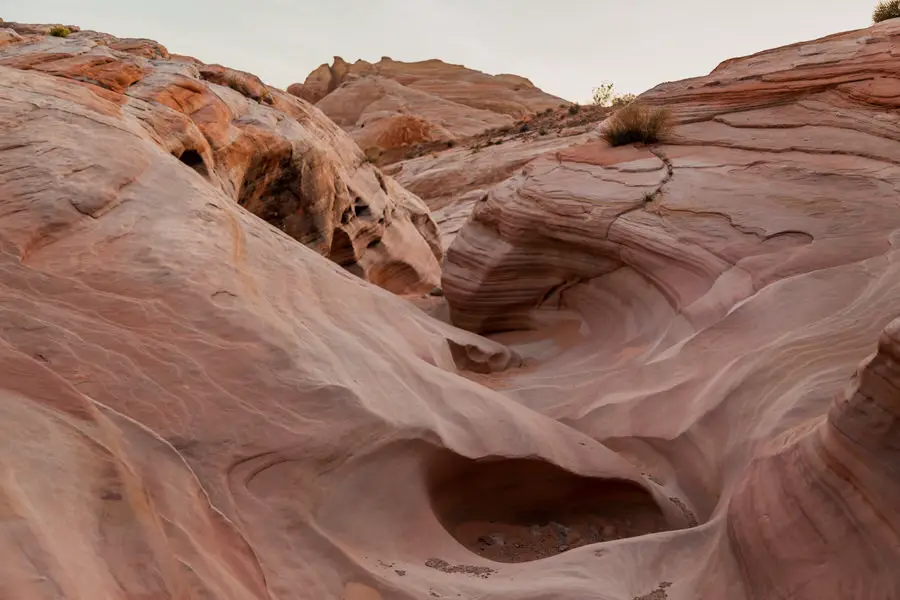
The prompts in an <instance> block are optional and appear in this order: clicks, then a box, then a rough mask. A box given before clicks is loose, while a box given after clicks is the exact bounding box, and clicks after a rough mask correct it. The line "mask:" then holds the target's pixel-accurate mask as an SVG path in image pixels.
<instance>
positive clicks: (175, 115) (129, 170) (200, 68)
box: [0, 24, 441, 292]
mask: <svg viewBox="0 0 900 600" xmlns="http://www.w3.org/2000/svg"><path fill="white" fill-rule="evenodd" d="M6 25H8V26H11V27H12V28H13V29H15V30H18V31H21V32H22V33H23V34H24V36H26V37H23V39H22V41H21V42H19V43H13V44H9V45H7V46H5V47H3V48H0V66H3V67H5V69H4V72H3V76H4V78H5V80H6V81H7V82H8V85H10V86H12V87H14V88H20V87H21V88H23V90H24V91H23V93H30V94H37V95H39V96H41V97H43V96H48V97H49V98H50V100H47V101H46V102H49V103H51V104H53V103H55V104H56V105H57V106H55V107H51V106H48V107H47V108H46V109H45V110H56V111H57V113H56V114H59V115H65V114H69V113H71V114H72V115H73V118H74V117H75V115H76V114H77V115H78V117H79V119H80V121H79V123H80V125H81V126H82V135H83V137H84V139H93V138H95V137H96V138H99V139H102V138H103V137H104V136H106V135H107V134H106V133H105V131H106V130H107V129H110V128H118V129H124V130H127V131H130V132H131V133H132V134H133V135H135V136H139V137H141V138H143V139H145V140H146V141H148V142H152V143H154V144H156V145H157V146H158V147H159V149H160V151H162V152H165V153H168V154H170V155H172V156H173V157H175V158H177V159H178V160H180V161H181V162H182V163H184V164H185V165H187V166H189V167H190V168H191V169H193V170H194V171H195V172H196V173H197V174H198V175H199V176H200V179H202V180H205V183H204V185H212V186H213V187H216V188H217V189H220V190H221V191H222V192H224V193H225V194H226V195H227V196H228V197H229V198H231V199H232V200H234V201H236V202H238V203H239V204H241V205H242V206H245V207H246V208H247V209H248V210H250V211H251V212H253V213H255V214H256V215H258V216H260V217H262V218H264V219H265V220H267V221H268V222H269V223H271V224H272V225H273V226H275V227H277V228H278V229H280V230H282V231H284V232H285V233H287V234H288V235H289V236H291V237H293V238H295V239H297V240H299V241H301V242H303V243H304V244H306V245H308V246H310V247H311V248H313V249H315V250H316V251H317V252H319V253H320V254H322V255H325V256H328V257H330V258H331V259H332V260H334V261H336V262H338V263H340V264H341V265H344V266H346V267H348V268H349V269H351V270H352V271H353V272H355V273H357V274H359V275H361V276H364V277H366V278H367V279H369V280H370V281H373V282H375V283H378V284H379V285H382V286H383V287H386V288H387V289H390V290H392V291H395V292H406V291H416V290H418V291H422V290H427V289H430V288H431V287H432V286H433V285H434V284H435V283H437V281H438V279H439V276H440V275H439V267H438V261H439V259H440V256H441V248H440V242H439V238H438V234H437V229H436V226H435V224H434V223H433V221H432V220H431V218H430V217H429V216H428V211H427V209H426V207H425V206H424V205H423V204H422V203H421V201H419V200H418V199H417V198H416V197H415V196H413V195H412V194H410V193H408V192H407V191H406V190H404V189H402V188H401V187H400V186H398V185H397V184H396V183H394V182H393V181H392V180H391V179H390V178H389V177H385V176H384V175H383V174H382V173H380V172H379V171H378V170H377V169H375V168H374V167H372V166H371V165H369V164H367V162H366V161H365V158H364V156H363V155H362V153H361V152H360V151H359V149H358V148H357V147H356V145H355V144H354V143H353V142H352V141H351V140H350V139H349V138H348V137H347V136H346V135H345V134H344V133H343V132H342V131H341V130H340V129H339V128H337V127H335V126H334V124H333V123H331V122H330V121H329V120H328V119H327V118H325V117H324V116H323V115H322V114H321V113H320V112H319V111H318V110H316V109H315V108H313V107H311V106H309V105H308V104H306V103H305V102H303V101H301V100H298V99H296V98H294V97H293V96H290V95H288V94H285V93H283V92H280V91H278V90H276V89H273V88H270V87H268V86H266V85H264V84H263V83H262V82H261V81H260V80H259V79H258V78H256V77H255V76H252V75H249V74H246V73H241V72H239V71H234V70H231V69H227V68H224V67H220V66H217V65H204V64H202V63H200V62H199V61H196V60H194V59H190V58H186V57H178V56H171V55H170V54H169V53H168V51H167V50H166V48H165V47H164V46H162V45H160V44H158V43H156V42H153V41H150V40H134V39H119V38H115V37H112V36H109V35H106V34H98V33H96V32H87V31H85V32H80V33H75V34H72V35H71V36H69V37H68V38H65V39H62V38H55V37H49V36H46V35H43V34H35V33H34V32H35V31H36V30H37V29H36V28H35V27H34V26H20V25H17V24H6ZM26 38H27V39H26ZM48 76H52V77H48ZM72 98H75V99H77V100H76V104H77V110H76V109H69V113H66V112H65V110H64V107H63V105H68V104H70V103H72V102H73V100H72ZM11 100H14V101H15V102H18V103H23V102H25V103H27V102H29V101H28V100H27V99H25V98H24V97H21V98H20V97H17V96H12V97H11ZM73 111H74V112H73ZM94 113H96V114H98V115H100V116H99V117H97V116H92V115H94ZM38 116H40V115H35V117H38ZM23 118H25V119H26V120H27V117H24V116H23ZM46 135H47V136H51V135H52V133H51V132H50V131H49V130H48V132H47V133H46ZM112 154H113V155H112V156H110V148H109V147H108V146H105V145H102V144H95V145H90V146H86V148H85V152H84V153H83V154H82V155H81V156H80V157H79V158H78V160H77V161H75V160H74V159H73V161H72V162H73V163H77V164H69V163H61V164H57V163H56V162H54V161H52V160H48V161H45V162H44V163H43V164H42V165H41V168H43V169H45V170H46V177H47V178H48V179H50V180H57V181H59V182H60V185H61V186H62V188H68V189H70V190H71V191H75V190H78V189H79V185H75V181H76V180H77V179H78V178H79V177H80V178H81V179H83V180H84V181H82V182H81V183H80V185H81V186H82V187H83V186H85V185H89V183H90V182H91V181H93V180H94V179H95V178H97V177H98V174H99V173H103V172H106V173H109V175H110V177H112V178H113V179H115V180H118V181H119V184H116V185H114V186H113V187H112V188H110V190H109V192H108V194H106V195H105V197H93V196H92V194H93V192H92V191H91V190H87V189H85V190H84V191H83V192H82V196H83V197H81V198H78V195H77V194H76V195H75V196H73V198H72V199H71V204H72V207H73V209H74V210H78V211H80V212H82V213H83V214H85V215H89V216H94V215H95V214H97V213H102V212H105V211H106V210H109V209H110V208H111V207H112V206H113V205H115V204H117V203H118V202H121V201H123V199H122V194H121V191H120V187H121V186H126V185H130V184H131V182H132V180H133V179H134V178H135V177H140V173H141V168H142V167H141V165H139V164H136V163H134V162H133V161H130V160H129V157H128V156H117V155H116V153H115V152H113V153H112ZM29 156H31V155H29V154H28V153H27V152H24V153H23V154H22V156H21V157H20V160H21V161H28V160H32V159H31V158H29ZM70 169H75V173H76V175H75V176H71V175H67V174H66V173H67V171H68V170H70ZM79 173H80V174H81V175H77V174H79ZM73 177H74V178H73ZM199 182H200V180H199V179H198V185H199V184H200V183H199ZM73 185H74V186H75V187H74V188H73V187H72V186H73Z"/></svg>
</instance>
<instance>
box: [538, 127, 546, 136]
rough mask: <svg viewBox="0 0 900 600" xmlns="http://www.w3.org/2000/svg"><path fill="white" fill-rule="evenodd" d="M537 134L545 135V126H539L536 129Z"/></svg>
mask: <svg viewBox="0 0 900 600" xmlns="http://www.w3.org/2000/svg"><path fill="white" fill-rule="evenodd" d="M538 135H547V129H546V128H545V127H541V128H540V129H538Z"/></svg>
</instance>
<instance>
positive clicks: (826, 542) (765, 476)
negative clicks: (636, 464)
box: [729, 319, 900, 599]
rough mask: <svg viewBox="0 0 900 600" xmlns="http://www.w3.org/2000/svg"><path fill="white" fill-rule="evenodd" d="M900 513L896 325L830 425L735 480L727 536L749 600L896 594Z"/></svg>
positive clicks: (786, 444)
mask: <svg viewBox="0 0 900 600" xmlns="http://www.w3.org/2000/svg"><path fill="white" fill-rule="evenodd" d="M898 506H900V319H897V320H895V321H894V322H893V323H891V324H890V325H889V326H888V327H887V329H885V331H884V333H882V335H881V340H880V343H879V347H878V351H877V353H876V354H875V355H874V356H873V357H871V358H870V359H868V360H867V361H866V363H865V364H864V365H863V366H862V367H861V368H860V370H859V371H858V373H857V374H856V376H855V377H854V378H853V380H852V381H851V382H850V385H849V386H848V387H847V390H846V391H845V392H843V393H840V394H839V395H838V397H837V398H836V400H835V402H834V404H833V406H832V408H831V411H830V412H829V414H828V418H827V419H826V420H824V421H819V422H818V424H816V425H815V426H812V427H801V428H799V430H797V431H794V432H791V433H790V434H788V435H786V436H785V437H784V438H782V439H780V440H778V441H777V442H776V443H774V444H773V447H772V448H771V449H770V450H769V451H768V452H767V453H766V455H765V456H763V457H761V458H760V459H758V460H757V461H756V462H755V463H754V464H753V465H752V466H751V468H750V469H749V470H748V472H747V474H746V476H745V478H744V480H743V481H742V482H741V484H740V486H739V488H738V490H737V492H736V495H735V498H734V500H733V501H732V502H731V506H730V507H729V520H730V525H729V537H730V538H731V540H732V543H733V544H734V546H735V549H736V551H737V553H738V554H739V556H741V558H742V560H743V572H744V578H745V580H746V581H747V585H748V589H749V590H750V591H751V594H750V597H752V598H760V599H762V598H773V597H778V595H779V594H781V595H787V596H788V597H796V598H815V597H816V596H819V597H829V596H834V595H836V594H837V595H839V596H840V597H845V598H895V597H898V596H900V576H898V574H897V572H896V569H895V568H894V567H895V565H896V564H897V558H898V554H900V551H898V548H900V510H898V508H897V507H898ZM761 517H762V518H761ZM786 526H788V527H789V531H788V535H789V536H790V538H791V543H790V544H784V543H782V542H783V540H784V538H785V527H786ZM834 565H840V568H839V569H835V568H834ZM785 592H788V593H787V594H785Z"/></svg>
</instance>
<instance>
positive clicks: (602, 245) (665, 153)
mask: <svg viewBox="0 0 900 600" xmlns="http://www.w3.org/2000/svg"><path fill="white" fill-rule="evenodd" d="M897 28H898V25H897V24H896V23H891V22H888V23H886V24H884V25H881V26H877V27H873V28H871V29H869V30H863V31H861V32H851V33H848V34H843V35H838V36H832V37H830V38H826V39H824V40H820V41H818V42H812V43H807V44H798V45H795V46H791V47H787V48H783V49H780V50H773V51H769V52H766V53H763V54H760V55H756V56H752V57H747V58H744V59H736V60H733V61H729V62H727V63H725V64H723V65H722V66H721V67H719V68H718V69H716V71H714V72H713V74H712V75H710V76H709V77H707V78H700V79H695V80H688V81H686V82H679V83H673V84H665V85H662V86H660V87H659V88H656V89H655V90H653V91H651V92H649V93H648V94H647V95H646V97H645V98H644V100H645V101H646V102H650V103H656V104H665V105H666V106H668V107H670V108H672V109H673V110H674V111H675V112H676V114H677V115H678V117H679V119H680V125H679V126H678V127H676V129H675V131H674V133H673V134H672V136H671V140H670V141H669V142H668V143H665V144H661V145H657V146H655V147H652V148H633V147H630V146H629V147H624V148H609V147H608V146H607V144H606V143H605V142H603V141H594V142H590V143H587V144H584V145H581V146H576V147H572V148H569V149H566V150H563V151H561V152H558V153H556V154H555V155H548V156H545V157H543V158H539V159H538V160H535V161H533V162H531V163H529V164H528V166H527V167H526V168H525V169H524V170H523V171H522V172H521V173H519V174H518V175H517V176H515V177H513V178H512V179H510V180H508V181H507V182H505V183H504V184H503V185H500V186H497V187H494V188H493V189H491V191H490V193H489V194H486V196H482V201H481V202H479V203H478V204H477V205H476V207H475V211H474V214H473V217H472V220H471V222H470V223H469V224H467V225H466V227H465V228H464V229H463V230H462V231H461V233H460V235H459V236H458V237H457V238H456V240H455V241H454V243H453V246H452V247H451V248H450V250H449V253H448V256H447V266H446V268H445V271H444V290H445V292H446V295H447V299H448V301H449V303H450V306H451V308H452V314H453V319H454V322H455V323H457V324H458V325H460V326H462V327H465V328H467V329H471V330H474V331H492V330H504V329H515V328H520V327H527V326H528V324H529V318H530V317H529V314H530V312H531V311H532V310H534V309H535V308H536V307H537V306H538V305H539V304H540V303H541V302H542V301H543V300H544V299H546V298H548V297H550V296H552V295H553V293H554V291H555V290H557V289H559V288H560V287H562V286H566V285H570V284H573V283H576V282H578V281H584V280H590V279H594V278H597V277H601V276H603V275H604V274H606V273H611V272H613V271H617V270H619V269H623V268H624V269H629V270H633V271H634V272H636V273H638V274H639V275H640V276H641V279H642V280H644V281H646V282H647V283H649V284H650V285H651V286H652V287H654V288H655V289H656V290H658V291H659V293H660V294H662V295H663V296H664V297H665V298H666V299H667V302H668V303H669V304H670V305H671V306H672V307H673V308H674V309H675V310H677V311H678V312H680V313H682V314H683V315H684V316H685V318H686V319H687V320H688V321H689V322H691V323H692V324H694V325H702V324H703V323H705V322H708V321H709V320H715V319H717V318H720V317H721V316H722V315H723V314H724V312H726V311H727V310H729V309H730V307H732V306H733V305H734V304H735V303H736V302H737V301H739V300H741V299H743V298H746V297H748V296H750V295H752V294H753V293H755V292H756V291H758V290H760V289H762V288H763V287H765V286H766V285H768V284H770V283H772V282H774V281H777V280H780V279H784V278H787V277H790V276H793V275H797V274H802V273H806V272H811V271H816V270H820V269H823V268H830V267H838V266H841V265H845V264H848V263H853V262H855V261H859V260H863V259H866V258H871V257H875V256H880V255H883V254H884V253H885V252H886V251H887V250H888V249H889V248H890V242H889V239H890V235H891V232H893V231H894V229H895V228H896V226H897V224H898V223H900V211H897V210H896V207H897V187H896V185H897V180H896V177H897V171H896V169H897V164H898V162H900V120H898V112H897V108H898V106H900V100H898V98H900V96H898V90H900V80H898V79H897V69H898V66H900V57H898V56H897V52H896V40H897ZM836 221H837V222H840V223H841V226H840V227H837V226H835V222H836Z"/></svg>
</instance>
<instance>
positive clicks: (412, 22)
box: [0, 0, 876, 101]
mask: <svg viewBox="0 0 900 600" xmlns="http://www.w3.org/2000/svg"><path fill="white" fill-rule="evenodd" d="M875 3H876V0H746V1H739V0H679V1H677V2H670V1H664V0H632V1H630V2H629V1H627V0H618V1H614V0H566V1H558V0H557V1H555V2H547V1H538V0H321V1H312V0H252V1H239V2H238V1H235V0H0V17H2V18H4V19H6V20H7V21H21V22H32V23H40V22H43V23H48V22H50V23H58V22H62V23H67V24H73V25H78V26H80V27H82V28H83V29H96V30H98V31H105V32H107V33H112V34H114V35H117V36H119V37H146V38H151V39H155V40H157V41H159V42H161V43H162V44H164V45H165V46H166V47H167V48H169V50H170V51H172V52H177V53H180V54H188V55H191V56H195V57H197V58H199V59H200V60H202V61H204V62H211V63H212V62H214V63H220V64H224V65H227V66H230V67H234V68H238V69H242V70H245V71H250V72H252V73H255V74H256V75H259V76H260V77H261V78H262V79H263V80H264V81H266V82H267V83H270V84H272V85H275V86H279V87H285V86H287V85H289V84H291V83H293V82H295V81H302V80H303V79H305V78H306V75H307V74H308V73H309V72H310V71H311V70H312V69H314V68H315V67H317V66H318V65H320V64H321V63H323V62H331V58H332V56H334V55H339V56H342V57H343V58H344V59H346V60H348V61H351V62H352V61H354V60H356V59H357V58H363V59H365V60H369V61H375V60H378V59H379V58H380V57H381V56H390V57H391V58H393V59H395V60H406V61H411V60H423V59H427V58H440V59H442V60H445V61H447V62H452V63H458V64H464V65H466V66H467V67H471V68H475V69H479V70H481V71H486V72H488V73H515V74H517V75H522V76H524V77H528V78H529V79H531V80H532V81H533V82H534V83H535V85H537V86H538V87H541V88H543V89H544V90H545V91H547V92H550V93H553V94H556V95H558V96H562V97H564V98H566V99H568V100H574V101H587V100H588V99H589V98H590V96H591V90H592V88H593V87H594V86H596V85H597V84H598V83H599V82H601V81H603V80H609V81H613V82H615V84H616V89H617V90H618V91H619V92H635V93H639V92H642V91H644V90H646V89H648V88H651V87H653V86H654V85H656V84H657V83H660V82H663V81H671V80H676V79H683V78H685V77H692V76H695V75H703V74H706V73H708V72H709V71H710V70H712V69H713V68H714V67H715V66H716V65H717V64H718V63H719V62H721V61H722V60H724V59H727V58H731V57H735V56H742V55H745V54H750V53H752V52H756V51H759V50H764V49H766V48H772V47H775V46H780V45H784V44H788V43H793V42H798V41H803V40H808V39H813V38H816V37H821V36H823V35H827V34H830V33H836V32H839V31H846V30H848V29H856V28H859V27H866V26H868V25H869V24H870V23H871V13H872V8H873V6H874V4H875Z"/></svg>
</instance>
